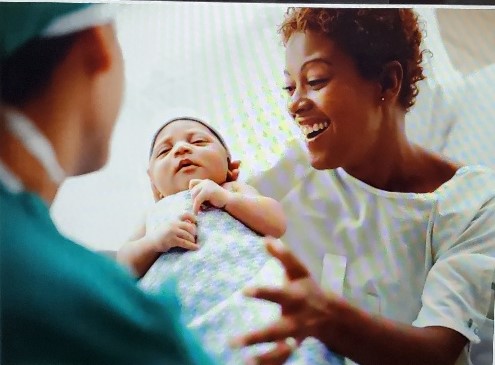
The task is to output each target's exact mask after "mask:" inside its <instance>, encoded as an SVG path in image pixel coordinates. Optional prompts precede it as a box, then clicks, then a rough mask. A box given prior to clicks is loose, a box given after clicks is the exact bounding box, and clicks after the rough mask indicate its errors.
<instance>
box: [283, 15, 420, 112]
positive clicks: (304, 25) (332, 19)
mask: <svg viewBox="0 0 495 365" xmlns="http://www.w3.org/2000/svg"><path fill="white" fill-rule="evenodd" d="M306 30H311V31H314V32H318V33H323V34H325V35H327V36H328V38H330V39H331V40H332V41H334V42H335V43H336V44H337V46H338V47H339V48H340V49H341V50H343V51H344V52H346V53H347V54H348V55H349V56H351V57H352V58H353V59H354V60H355V62H356V66H357V68H358V70H359V72H360V74H361V76H363V77H364V78H366V79H368V80H376V79H379V78H380V76H381V74H382V71H383V68H384V67H385V65H386V64H387V63H389V62H391V61H398V62H399V63H400V64H401V66H402V70H403V80H402V86H401V90H400V94H399V101H400V103H401V105H402V106H403V107H404V108H405V109H406V110H409V108H410V107H411V106H413V105H414V103H415V99H416V96H417V95H418V92H419V91H418V86H417V85H416V83H417V82H418V81H419V80H423V79H424V78H425V76H424V74H423V67H422V61H423V53H424V52H425V51H421V49H420V46H421V41H422V37H423V36H422V32H421V29H420V27H419V22H418V16H417V15H416V14H415V13H414V12H413V11H412V10H411V9H390V8H389V9H356V8H354V9H352V8H350V9H335V8H289V9H288V10H287V14H286V17H285V19H284V22H283V23H282V25H281V26H280V28H279V32H280V34H281V35H282V40H283V43H284V44H285V45H286V44H287V42H288V40H289V38H290V36H291V35H292V34H293V33H295V32H304V31H306Z"/></svg>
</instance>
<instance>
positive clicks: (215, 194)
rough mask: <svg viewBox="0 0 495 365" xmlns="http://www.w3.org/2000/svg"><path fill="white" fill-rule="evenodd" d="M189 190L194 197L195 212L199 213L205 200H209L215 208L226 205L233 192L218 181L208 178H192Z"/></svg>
mask: <svg viewBox="0 0 495 365" xmlns="http://www.w3.org/2000/svg"><path fill="white" fill-rule="evenodd" d="M189 190H190V191H191V196H192V198H193V212H194V214H198V212H199V210H200V208H201V205H202V204H203V203H205V202H208V203H209V204H210V205H212V206H214V207H215V208H223V207H225V205H227V201H228V200H229V196H230V194H231V193H230V192H229V191H227V190H226V189H224V188H222V187H221V186H220V185H218V184H217V183H215V182H213V181H211V180H208V179H205V180H201V179H192V180H191V181H190V182H189Z"/></svg>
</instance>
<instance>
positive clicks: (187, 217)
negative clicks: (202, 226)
mask: <svg viewBox="0 0 495 365" xmlns="http://www.w3.org/2000/svg"><path fill="white" fill-rule="evenodd" d="M179 219H180V220H181V221H183V222H190V223H192V224H196V215H194V214H193V213H191V212H186V213H184V214H182V215H181V216H180V217H179Z"/></svg>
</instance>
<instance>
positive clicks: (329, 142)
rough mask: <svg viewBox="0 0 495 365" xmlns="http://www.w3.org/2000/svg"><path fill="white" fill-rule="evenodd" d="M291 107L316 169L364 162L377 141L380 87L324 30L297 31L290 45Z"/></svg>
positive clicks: (288, 87)
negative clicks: (364, 74)
mask: <svg viewBox="0 0 495 365" xmlns="http://www.w3.org/2000/svg"><path fill="white" fill-rule="evenodd" d="M284 73H285V77H286V87H285V89H286V90H287V92H288V94H289V103H288V110H289V113H290V114H291V116H292V117H293V118H294V120H295V121H296V123H297V124H298V126H299V127H300V128H301V131H302V132H303V134H304V136H305V138H306V143H307V147H308V150H309V155H310V160H311V165H312V166H313V167H314V168H316V169H319V170H321V169H334V168H337V167H344V168H348V169H352V168H359V167H360V166H362V164H363V163H366V158H367V156H369V153H370V152H371V149H372V148H373V146H376V145H377V141H378V139H379V138H378V137H379V134H380V124H381V123H380V120H381V108H380V103H381V94H380V92H381V87H380V85H379V83H378V82H374V81H369V80H366V79H364V78H363V77H361V76H360V74H359V72H358V70H357V68H356V66H355V63H354V61H353V59H352V58H351V57H350V56H348V55H347V54H346V53H344V52H343V51H341V50H340V49H339V48H338V47H337V46H336V44H335V43H334V42H333V41H332V40H330V39H329V38H327V37H326V36H325V35H322V34H318V33H314V32H311V31H306V32H304V33H303V32H297V33H294V34H293V35H292V36H291V37H290V38H289V40H288V42H287V45H286V69H285V72H284Z"/></svg>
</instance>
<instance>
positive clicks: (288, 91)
mask: <svg viewBox="0 0 495 365" xmlns="http://www.w3.org/2000/svg"><path fill="white" fill-rule="evenodd" d="M282 89H283V90H285V91H286V92H287V93H288V94H292V93H293V92H294V89H295V87H294V86H284V87H283V88H282Z"/></svg>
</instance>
